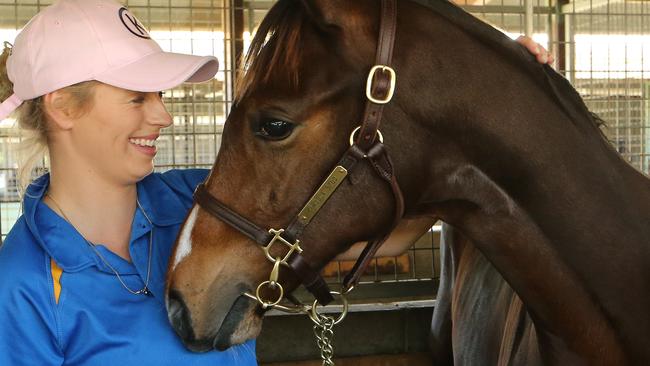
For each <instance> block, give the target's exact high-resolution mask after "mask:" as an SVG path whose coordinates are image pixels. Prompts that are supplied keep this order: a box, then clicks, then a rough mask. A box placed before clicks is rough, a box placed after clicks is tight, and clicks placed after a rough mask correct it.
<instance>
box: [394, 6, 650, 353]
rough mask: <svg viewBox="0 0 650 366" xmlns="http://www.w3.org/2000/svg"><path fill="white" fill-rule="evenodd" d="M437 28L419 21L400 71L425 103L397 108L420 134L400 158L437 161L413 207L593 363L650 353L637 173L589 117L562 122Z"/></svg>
mask: <svg viewBox="0 0 650 366" xmlns="http://www.w3.org/2000/svg"><path fill="white" fill-rule="evenodd" d="M413 19H415V18H413ZM417 23H418V22H417V21H412V24H413V25H414V27H415V28H417ZM437 23H438V27H436V26H433V27H431V26H429V27H422V28H421V29H419V30H418V32H424V33H425V34H423V35H420V37H421V38H422V39H426V40H431V41H430V42H428V43H427V42H423V44H421V45H412V46H413V48H414V49H417V52H418V53H422V54H428V55H430V56H429V59H428V60H426V61H425V62H426V65H421V67H419V68H417V69H418V70H417V73H416V72H412V73H411V71H409V70H405V71H404V72H402V82H403V83H404V82H406V83H411V85H415V86H416V87H415V88H413V89H411V90H407V91H405V94H406V95H405V96H404V99H403V100H410V101H418V100H419V101H422V100H424V102H420V103H411V106H409V105H407V103H404V104H403V105H401V107H402V109H403V110H404V111H405V113H406V114H407V115H409V116H410V118H411V119H412V120H413V121H414V122H415V123H416V124H418V125H419V126H421V128H422V130H421V131H419V132H418V136H420V137H417V136H413V137H412V138H413V139H414V140H416V141H417V140H418V139H422V138H427V139H429V140H430V143H429V144H424V143H423V144H417V143H416V145H417V146H421V147H422V148H421V149H419V150H416V149H413V150H412V151H410V152H409V153H410V154H414V155H415V154H425V155H420V156H434V157H435V156H438V158H435V159H434V160H432V162H431V165H430V166H429V167H428V172H429V178H430V179H429V180H428V182H429V183H430V184H428V186H427V187H426V188H424V191H422V192H418V193H417V194H413V195H411V197H417V201H416V202H412V203H411V209H412V210H413V211H428V212H430V213H433V214H435V215H437V216H439V217H441V218H442V219H443V220H444V221H447V222H449V223H451V224H453V225H454V226H456V227H458V228H459V229H460V230H461V231H462V232H463V233H465V234H466V235H467V236H468V237H470V238H471V239H472V241H473V242H474V244H475V245H476V246H477V247H478V248H479V249H480V250H481V251H482V252H483V253H484V254H485V256H486V257H487V258H488V259H489V260H490V261H491V262H492V263H493V264H494V265H495V267H496V268H497V269H498V270H499V271H500V272H501V273H502V275H503V276H504V278H505V279H506V280H507V281H508V282H509V283H510V284H511V285H512V287H513V289H514V290H515V291H517V293H518V294H519V295H520V296H521V297H522V299H523V300H524V302H525V303H526V306H527V308H528V309H529V310H530V311H531V313H532V314H533V315H534V318H535V319H536V322H537V323H538V324H537V326H538V329H546V330H549V332H550V333H552V334H555V335H559V336H560V337H561V338H562V339H564V340H566V341H567V342H568V343H569V348H571V349H572V350H574V351H575V352H578V353H579V354H581V355H584V357H587V358H588V359H590V360H591V364H622V363H621V362H624V360H625V358H626V357H627V356H624V354H625V353H632V354H635V355H640V354H645V356H648V354H647V352H648V351H647V350H645V351H644V350H643V349H644V347H645V346H644V345H643V342H647V335H645V336H640V337H638V338H639V340H635V339H633V338H634V337H635V336H636V335H637V334H640V333H639V332H638V331H637V330H639V329H640V330H643V331H645V333H646V334H647V333H648V332H647V331H648V330H650V316H648V313H647V311H646V310H647V308H648V306H650V296H648V295H646V294H645V293H647V291H645V290H644V289H647V288H648V280H649V279H650V275H649V274H648V273H647V270H643V269H644V268H646V269H647V268H650V263H648V262H649V261H650V252H649V250H648V249H649V248H648V247H649V245H648V238H649V237H650V222H649V219H648V218H650V183H649V182H648V180H647V178H645V177H643V176H642V175H641V174H640V173H638V172H636V171H634V169H633V168H631V167H629V166H628V165H627V164H626V163H625V162H624V161H623V160H622V159H621V158H620V157H619V156H618V155H617V154H616V152H615V151H614V150H613V149H612V148H611V147H610V146H609V145H608V144H607V142H606V141H604V140H603V139H602V138H601V137H600V136H599V135H598V132H597V131H596V129H595V128H593V126H590V125H588V124H587V123H590V122H589V121H572V120H570V119H569V117H568V116H567V114H566V113H565V112H564V111H563V110H562V109H561V108H560V107H559V106H558V104H557V103H556V102H555V101H554V100H553V98H552V97H550V96H549V94H548V93H546V92H545V91H544V90H542V89H541V88H540V87H539V85H537V84H536V83H535V82H534V81H533V79H532V78H530V77H529V76H528V75H526V74H525V73H524V72H523V70H522V69H520V68H518V67H517V65H515V64H514V63H512V61H508V60H505V59H504V58H503V57H500V56H499V55H498V54H497V53H496V52H495V51H494V50H492V49H490V48H489V47H486V46H485V45H482V44H480V43H478V42H477V41H475V40H472V39H471V38H469V37H468V36H467V35H466V34H464V33H463V32H461V31H459V30H458V29H455V28H454V27H453V26H450V25H449V24H446V23H445V22H444V21H443V22H441V21H438V22H437ZM429 24H431V23H429ZM400 29H402V30H403V28H400ZM427 33H428V34H427ZM398 47H399V46H398ZM440 50H445V53H444V54H445V59H442V58H441V57H440V56H437V55H441V54H443V52H441V51H440ZM409 57H412V55H411V56H409ZM399 61H400V60H398V62H399ZM401 62H406V61H405V60H401ZM486 65H489V68H488V67H486ZM413 69H415V68H413V67H411V68H410V70H413ZM423 69H424V71H425V72H424V73H423V72H422V70H423ZM427 69H428V70H427ZM405 80H406V81H405ZM417 86H422V88H419V87H417ZM462 86H465V87H462ZM425 146H426V147H425ZM446 149H447V150H446ZM446 153H449V156H442V157H441V156H439V155H441V154H446ZM409 159H411V158H409ZM421 177H422V176H421V175H418V179H419V180H421ZM407 185H409V183H407ZM413 186H417V184H413ZM630 292H633V293H638V294H641V295H639V296H637V297H635V298H634V301H633V302H632V301H628V300H629V298H627V297H621V296H620V294H622V293H630ZM629 314H638V316H637V317H635V318H634V319H631V318H630V317H629ZM585 324H589V325H590V326H589V332H590V333H589V337H590V338H589V339H585V333H584V332H585V328H584V325H585ZM641 334H642V333H641ZM542 338H543V337H542ZM621 344H625V346H623V345H621ZM623 349H625V351H623ZM617 350H618V352H617ZM645 356H644V357H645Z"/></svg>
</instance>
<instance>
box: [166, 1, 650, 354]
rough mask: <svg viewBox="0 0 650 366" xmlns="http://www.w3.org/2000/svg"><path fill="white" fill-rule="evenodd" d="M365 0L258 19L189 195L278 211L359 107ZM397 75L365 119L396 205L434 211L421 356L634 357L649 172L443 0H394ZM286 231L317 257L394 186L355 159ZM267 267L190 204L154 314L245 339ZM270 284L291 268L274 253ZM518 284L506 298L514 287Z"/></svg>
mask: <svg viewBox="0 0 650 366" xmlns="http://www.w3.org/2000/svg"><path fill="white" fill-rule="evenodd" d="M379 8H380V3H379V1H376V0H358V1H350V0H303V1H292V0H280V1H279V2H277V3H276V4H275V5H274V7H273V8H272V9H271V10H270V12H269V13H268V15H267V16H266V18H265V19H264V21H263V22H262V24H261V25H260V27H259V30H258V33H257V35H256V36H255V39H254V40H253V43H252V46H251V51H250V53H249V55H248V58H247V63H246V69H245V74H244V76H243V79H242V80H241V83H240V88H239V89H238V95H237V96H236V100H235V104H234V105H233V108H232V111H231V113H230V115H229V117H228V120H227V121H226V124H225V126H224V131H223V143H222V145H221V149H220V151H219V154H218V156H217V159H216V162H215V165H214V167H213V171H212V173H211V174H210V176H209V177H208V179H207V180H206V182H205V188H206V191H207V193H209V194H210V195H211V196H214V197H216V198H217V199H218V200H220V201H221V202H223V203H224V204H225V205H226V206H228V207H229V208H230V209H231V210H232V211H234V212H236V213H238V214H239V215H241V216H242V217H245V218H247V219H248V220H250V221H251V222H252V223H255V224H256V225H259V226H260V227H262V228H267V229H268V228H282V227H286V225H288V224H289V222H290V221H291V220H292V218H293V217H295V216H296V214H297V213H298V211H299V210H300V209H301V208H302V207H303V205H304V204H305V202H307V200H308V199H309V198H310V196H311V195H312V193H313V192H314V191H315V190H316V188H318V186H319V185H320V183H321V182H322V181H323V179H324V178H325V177H326V176H327V174H328V173H329V172H330V171H331V169H332V167H333V166H334V165H335V163H336V162H337V161H338V160H339V158H340V157H341V155H342V154H343V153H344V152H345V151H346V150H347V149H348V148H349V143H348V139H349V136H350V134H351V132H352V131H353V130H354V129H355V128H356V127H357V126H358V125H359V122H360V121H361V120H362V116H363V114H364V109H363V108H364V103H365V96H364V95H365V94H364V87H365V80H366V77H367V75H368V70H370V68H371V67H372V66H373V65H374V60H375V52H376V49H377V44H378V40H377V39H378V34H379V28H380V26H379V25H380V11H379ZM395 37H396V38H395V43H394V56H393V63H392V66H393V68H394V70H395V71H396V73H397V87H396V90H395V94H394V97H393V99H392V101H391V102H390V103H389V104H387V105H386V106H385V108H384V111H383V118H382V122H381V126H380V131H381V133H382V134H383V138H384V144H385V146H386V150H387V151H389V152H390V156H391V158H392V161H393V166H394V171H395V174H396V178H397V181H398V182H399V186H400V187H401V189H402V192H403V202H404V208H405V211H404V215H405V217H407V218H418V217H429V218H431V220H432V221H434V220H435V219H441V220H443V221H444V222H446V223H447V224H448V225H450V230H448V231H447V234H446V235H445V245H444V251H445V253H443V254H444V255H443V257H444V259H445V266H444V270H443V272H444V273H443V278H442V280H443V284H442V285H441V289H440V293H439V297H438V303H437V307H436V310H435V314H434V321H433V326H432V329H433V341H434V347H433V349H434V357H436V359H438V360H440V361H439V363H437V364H447V363H451V362H455V364H457V365H459V364H460V365H477V364H478V365H483V364H498V365H507V364H521V365H534V364H552V365H641V364H650V347H649V345H650V311H649V310H650V239H649V238H650V180H649V179H648V178H647V177H645V176H643V174H641V173H639V172H638V171H636V170H635V169H634V168H633V167H631V166H630V165H628V164H627V163H626V162H625V161H624V160H623V159H622V158H621V157H620V156H619V155H618V154H617V152H616V151H615V150H614V149H613V148H612V146H611V145H610V144H609V143H608V142H607V141H606V139H605V138H604V137H603V135H602V133H601V132H600V129H599V127H598V123H597V122H598V121H597V120H596V118H595V117H594V116H593V115H592V114H591V113H590V112H589V111H588V110H587V108H586V106H585V104H584V102H583V101H582V100H581V99H580V97H579V95H578V94H577V93H576V91H575V90H574V89H573V88H572V87H571V86H570V84H569V83H568V82H567V81H566V80H565V79H563V78H562V77H561V76H559V75H558V74H557V73H555V72H554V71H553V70H552V69H551V68H550V67H548V66H546V65H540V64H538V63H536V62H534V60H533V58H532V57H531V56H530V55H529V54H528V53H527V52H526V51H525V50H524V49H523V48H522V47H520V46H519V45H517V44H516V43H515V42H513V41H511V40H510V39H508V38H507V37H505V36H504V35H503V34H501V33H500V32H498V31H496V30H494V29H493V28H491V27H490V26H488V25H486V24H484V23H482V22H480V21H478V20H477V19H475V18H474V17H472V16H470V15H469V14H467V13H465V12H463V11H462V10H461V9H459V8H457V7H456V6H454V5H452V4H451V3H449V2H447V1H445V0H441V1H439V2H432V4H431V7H430V8H425V7H423V6H420V5H418V4H416V3H413V2H410V1H399V2H397V26H396V36H395ZM355 169H356V170H354V172H353V173H351V174H350V175H349V176H348V177H347V178H346V179H345V180H344V181H343V182H342V183H341V184H340V186H339V187H338V189H337V190H336V192H335V194H334V195H332V196H331V198H330V200H329V201H327V203H326V204H325V205H324V206H323V207H322V209H321V212H320V213H319V214H318V215H317V216H315V218H314V219H313V221H312V222H311V224H310V225H309V226H307V227H306V228H305V230H304V232H302V234H301V237H300V245H301V246H302V249H303V252H302V256H303V257H304V259H305V261H307V262H308V263H309V264H310V265H311V267H313V268H316V269H318V268H322V267H323V266H324V265H325V264H326V263H327V262H328V261H329V260H331V259H332V258H334V257H335V256H336V255H337V254H338V253H341V252H343V251H345V250H346V249H348V247H349V246H350V245H351V243H355V242H358V241H363V240H368V239H370V238H375V237H376V236H377V235H378V233H383V232H385V231H386V230H387V229H390V228H391V227H392V226H391V224H392V222H393V216H394V212H395V205H396V200H395V196H394V194H393V193H392V192H391V189H390V188H389V187H388V186H387V185H386V184H385V181H384V180H382V179H381V178H379V177H378V175H377V173H376V172H375V170H374V169H373V167H372V166H371V164H364V163H358V165H357V167H356V168H355ZM271 267H272V263H271V262H269V261H268V260H267V259H266V258H265V256H264V255H263V254H262V252H261V251H260V249H259V248H258V245H257V244H256V243H255V242H254V241H253V240H252V239H251V238H250V237H248V236H245V235H243V234H242V233H240V231H238V230H236V229H234V228H232V227H231V226H230V225H228V224H226V223H225V222H224V221H222V220H220V219H217V218H215V217H213V216H212V215H211V214H210V213H208V212H207V211H206V210H205V209H204V208H203V207H201V206H199V205H197V204H195V205H194V206H193V208H192V210H191V211H190V213H189V215H188V217H187V220H186V222H185V224H184V226H183V228H182V230H181V233H180V236H179V239H178V242H177V246H176V249H175V252H174V254H173V256H172V258H171V260H170V268H169V275H168V283H167V294H168V298H167V306H168V312H169V318H170V321H171V322H172V325H173V326H174V328H175V329H176V331H177V332H178V334H179V335H180V336H181V337H182V339H183V341H184V343H185V344H186V345H187V346H188V347H189V348H190V349H193V350H195V351H206V350H209V349H212V348H219V349H223V348H226V347H228V346H230V345H233V344H237V343H241V342H243V341H245V340H247V339H250V338H254V337H256V336H257V334H258V333H259V331H260V328H261V324H262V316H263V313H264V311H263V310H262V309H261V307H260V306H259V305H258V304H257V303H256V302H255V301H253V300H251V299H250V298H248V297H246V296H244V295H243V294H244V293H246V292H247V293H254V292H255V289H256V287H257V286H258V284H259V283H261V282H262V281H265V280H267V279H268V278H269V272H270V271H271ZM279 282H280V283H281V284H282V285H283V286H284V288H285V289H286V292H288V291H289V290H291V289H293V288H295V287H296V286H297V285H298V284H299V280H298V279H297V278H296V276H294V275H293V274H292V273H291V272H290V271H288V270H286V269H285V268H281V271H280V281H279ZM515 294H516V295H515Z"/></svg>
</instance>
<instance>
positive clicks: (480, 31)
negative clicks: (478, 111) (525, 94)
mask: <svg viewBox="0 0 650 366" xmlns="http://www.w3.org/2000/svg"><path fill="white" fill-rule="evenodd" d="M416 2H418V3H420V4H422V5H423V6H425V7H427V8H429V9H431V10H433V11H435V12H436V13H438V14H439V15H440V16H442V17H443V18H445V19H446V20H448V21H450V22H451V23H453V24H455V25H456V26H458V27H459V28H460V29H462V30H463V31H465V32H466V33H468V34H469V35H470V36H472V37H473V38H475V39H478V40H479V41H481V42H482V43H483V44H486V45H488V46H490V47H492V48H493V49H495V50H497V51H498V52H499V53H500V54H501V55H503V56H505V57H508V58H510V59H511V60H512V61H514V63H515V64H516V65H517V66H518V67H520V68H522V69H524V70H525V71H526V72H527V73H528V74H529V76H531V77H532V78H533V79H534V80H535V81H536V82H537V84H538V85H540V86H541V87H542V89H543V90H545V91H546V92H547V93H549V95H550V96H551V97H552V98H553V99H554V100H555V102H556V103H557V104H558V105H559V106H560V107H561V108H562V110H563V111H564V112H565V113H566V114H567V115H568V117H569V118H570V119H571V120H572V121H573V122H574V123H575V122H576V121H581V120H582V121H585V120H586V121H587V122H588V124H589V125H590V126H593V127H595V128H596V130H597V131H598V133H599V134H600V135H601V136H602V137H603V138H605V139H606V137H605V135H604V133H603V132H602V130H601V127H602V126H605V122H604V121H603V120H602V119H601V118H600V117H599V116H598V115H596V114H595V113H593V112H591V111H590V110H589V108H587V106H586V105H585V102H584V100H583V99H582V97H581V96H580V94H579V93H578V92H577V91H576V90H575V88H574V87H573V85H571V83H570V82H569V81H568V80H567V79H565V78H564V77H563V76H562V75H560V74H559V73H557V72H556V71H555V70H554V69H553V68H552V67H551V66H549V65H546V64H540V63H539V62H537V61H536V60H535V57H534V56H533V55H531V54H530V53H529V52H528V50H526V49H525V48H524V47H522V46H521V45H519V44H518V43H516V42H513V41H512V39H510V38H509V37H508V36H506V35H505V34H503V33H502V32H500V31H499V30H497V29H495V28H494V27H492V26H490V25H488V24H486V23H485V22H483V21H481V20H479V19H478V18H476V17H474V16H473V15H471V14H469V13H467V12H466V11H464V10H463V9H461V8H460V7H458V6H457V5H455V4H453V3H451V2H450V1H448V0H429V1H416Z"/></svg>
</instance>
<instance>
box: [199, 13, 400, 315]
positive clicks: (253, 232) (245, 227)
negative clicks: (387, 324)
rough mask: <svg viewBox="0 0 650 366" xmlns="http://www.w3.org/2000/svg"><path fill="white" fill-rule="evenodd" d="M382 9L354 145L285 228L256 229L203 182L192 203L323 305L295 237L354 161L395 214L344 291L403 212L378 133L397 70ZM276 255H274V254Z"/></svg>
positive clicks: (316, 276)
mask: <svg viewBox="0 0 650 366" xmlns="http://www.w3.org/2000/svg"><path fill="white" fill-rule="evenodd" d="M381 8H382V10H381V25H380V31H379V40H378V44H377V54H376V65H375V66H374V67H373V68H372V69H371V71H370V73H369V75H368V83H367V88H366V96H367V98H368V101H367V102H366V107H365V112H364V118H363V123H362V124H361V126H360V128H357V129H356V130H355V131H353V132H352V135H351V137H350V139H351V141H354V143H352V142H351V146H350V148H349V149H348V150H347V151H346V152H345V153H344V154H343V156H342V157H341V159H340V160H339V162H338V164H337V165H336V167H335V168H334V170H333V171H332V173H331V174H330V175H329V176H328V178H327V179H326V180H325V181H324V182H323V184H322V185H321V186H320V188H319V189H318V190H317V191H316V193H315V194H314V195H313V196H312V198H311V199H310V200H309V201H308V202H307V204H306V205H305V207H303V209H302V210H301V211H300V213H299V214H298V215H297V216H296V217H295V218H294V219H293V220H292V221H291V223H290V224H289V226H288V227H287V228H286V229H280V230H274V229H270V230H264V229H262V228H260V227H259V226H257V225H256V224H254V223H252V222H251V221H249V220H248V219H246V218H244V217H242V216H241V215H239V214H238V213H236V212H234V211H232V210H231V209H229V208H228V207H226V206H225V205H224V204H223V203H221V202H220V201H219V200H217V199H216V198H215V197H214V196H213V195H212V194H210V193H209V192H208V190H207V188H206V187H205V183H203V184H201V185H199V186H198V187H197V189H196V191H195V192H194V201H195V202H196V203H198V204H199V205H200V206H201V208H203V209H204V210H206V211H208V212H209V213H210V214H212V215H213V216H216V217H217V218H219V219H220V220H222V221H223V222H225V223H227V224H228V225H230V226H232V227H233V228H235V229H237V230H239V231H240V232H241V233H242V234H244V235H246V236H247V237H248V238H250V239H251V240H253V241H255V242H256V243H258V244H260V245H261V246H262V247H263V249H264V252H265V254H266V256H267V257H268V258H269V260H271V261H272V262H273V261H275V262H276V267H277V266H278V265H279V263H280V264H283V265H285V266H288V267H290V268H291V269H292V270H293V271H294V273H295V274H296V276H297V277H298V278H299V279H300V280H301V282H302V284H303V285H304V286H305V287H306V288H307V290H309V292H311V293H312V294H313V295H314V296H315V297H316V299H317V300H318V302H319V303H320V304H322V305H327V304H328V303H329V302H331V301H332V300H333V298H332V295H331V293H330V289H329V287H328V286H327V284H326V283H325V280H324V279H323V278H322V276H321V275H320V273H319V272H317V271H315V270H314V269H313V268H312V267H311V265H309V263H307V261H306V260H305V259H304V257H303V255H302V254H301V252H302V248H300V246H299V240H298V239H299V237H300V235H301V233H302V232H303V230H304V229H305V228H306V227H307V225H308V224H309V222H310V221H311V219H313V217H314V216H315V215H316V214H317V213H318V211H319V210H320V208H321V207H322V206H323V205H324V204H325V202H326V201H327V200H328V199H329V197H330V196H331V194H332V193H334V191H335V190H336V187H338V185H339V184H340V183H341V182H342V181H343V180H344V179H345V177H346V176H347V174H349V173H350V172H351V171H352V170H353V169H354V167H355V165H356V164H357V162H359V161H363V160H365V161H367V162H368V163H370V165H371V166H372V167H373V169H374V170H375V172H376V173H377V175H378V176H379V177H380V178H381V179H382V180H384V181H385V182H386V183H388V184H389V185H390V187H391V190H392V192H393V196H394V199H395V212H394V220H393V225H392V227H391V228H390V229H389V230H388V231H387V232H385V233H383V234H382V235H381V236H379V237H377V238H375V239H373V240H370V241H369V242H368V244H367V245H366V247H365V249H364V250H363V252H362V253H361V255H360V256H359V258H358V259H357V262H356V263H355V265H354V267H353V268H352V270H351V272H350V273H349V274H348V275H347V276H346V277H345V279H344V280H343V289H344V291H343V292H347V291H349V290H351V289H352V288H353V287H354V285H355V284H356V283H357V282H358V281H359V278H360V277H361V275H362V273H363V272H364V270H365V269H366V267H367V266H368V263H369V262H370V260H371V259H372V257H373V256H374V254H375V253H376V252H377V250H378V249H379V247H380V246H381V245H382V244H383V243H384V242H385V241H386V239H387V238H388V236H389V235H390V232H391V231H392V230H393V229H394V227H395V226H396V225H397V222H398V221H399V220H400V219H401V218H402V215H403V213H404V199H403V196H402V191H401V190H400V187H399V184H398V183H397V179H396V177H395V174H394V171H393V164H392V161H391V159H390V157H389V156H388V152H387V151H386V149H385V147H384V145H383V141H381V133H380V132H379V123H380V121H381V117H382V111H383V107H384V104H386V103H388V102H389V101H390V99H391V97H392V94H393V91H394V88H395V72H394V71H393V69H392V68H390V64H391V60H392V54H393V44H394V41H395V29H396V4H395V0H382V2H381ZM357 130H359V133H358V137H357V138H356V140H353V139H354V135H355V132H356V131H357ZM378 136H379V138H378ZM276 243H278V244H282V245H284V246H287V247H288V248H289V250H288V252H286V253H285V254H284V256H283V258H282V259H281V260H280V257H275V259H274V256H273V255H271V254H270V251H271V247H273V246H274V245H276ZM274 251H276V252H277V250H274ZM274 270H276V268H274ZM276 275H277V273H276ZM278 301H279V300H278Z"/></svg>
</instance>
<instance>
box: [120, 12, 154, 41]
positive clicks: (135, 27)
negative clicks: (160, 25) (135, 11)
mask: <svg viewBox="0 0 650 366" xmlns="http://www.w3.org/2000/svg"><path fill="white" fill-rule="evenodd" d="M119 16H120V20H121V21H122V24H124V26H125V27H126V29H127V30H128V31H129V32H131V33H133V34H134V35H136V36H138V37H140V38H145V39H151V37H149V33H147V30H146V29H144V27H143V26H142V25H141V24H140V22H139V21H138V19H137V18H136V17H135V16H133V15H131V14H130V13H129V10H128V9H127V8H120V11H119Z"/></svg>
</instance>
